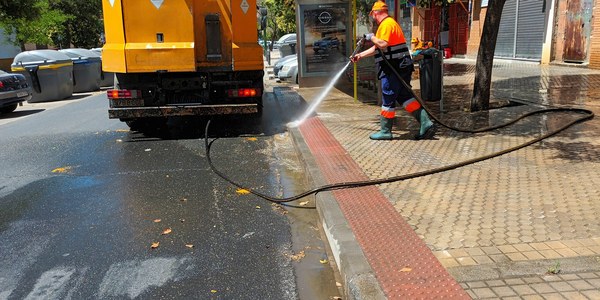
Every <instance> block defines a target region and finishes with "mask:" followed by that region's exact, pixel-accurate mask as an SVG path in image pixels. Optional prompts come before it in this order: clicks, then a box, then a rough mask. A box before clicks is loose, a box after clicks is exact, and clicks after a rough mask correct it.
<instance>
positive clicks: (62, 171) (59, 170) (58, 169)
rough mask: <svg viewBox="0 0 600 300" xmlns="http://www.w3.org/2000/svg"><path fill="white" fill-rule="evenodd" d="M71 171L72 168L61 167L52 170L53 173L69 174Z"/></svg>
mask: <svg viewBox="0 0 600 300" xmlns="http://www.w3.org/2000/svg"><path fill="white" fill-rule="evenodd" d="M70 170H71V167H61V168H56V169H54V170H52V173H67V172H69V171H70Z"/></svg>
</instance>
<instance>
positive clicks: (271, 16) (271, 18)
mask: <svg viewBox="0 0 600 300" xmlns="http://www.w3.org/2000/svg"><path fill="white" fill-rule="evenodd" d="M260 5H261V6H263V7H266V8H267V10H268V16H267V20H268V21H267V24H268V26H267V36H268V38H269V39H270V40H275V39H277V38H278V37H279V36H281V35H283V34H286V33H291V32H296V1H294V0H263V1H262V2H261V4H260Z"/></svg>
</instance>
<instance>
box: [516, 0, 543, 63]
mask: <svg viewBox="0 0 600 300" xmlns="http://www.w3.org/2000/svg"><path fill="white" fill-rule="evenodd" d="M543 5H544V1H543V0H521V1H519V10H518V11H519V13H518V23H517V47H516V48H517V49H516V53H515V57H516V58H528V59H535V60H540V59H541V58H542V46H543V44H544V28H545V27H546V26H545V24H546V22H545V19H546V13H545V12H544V11H542V10H543V8H544V7H543Z"/></svg>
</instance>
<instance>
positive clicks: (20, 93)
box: [17, 92, 29, 98]
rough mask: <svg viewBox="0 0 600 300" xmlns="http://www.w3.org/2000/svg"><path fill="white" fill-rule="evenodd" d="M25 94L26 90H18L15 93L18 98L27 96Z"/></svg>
mask: <svg viewBox="0 0 600 300" xmlns="http://www.w3.org/2000/svg"><path fill="white" fill-rule="evenodd" d="M27 95H29V94H28V93H27V92H18V93H17V97H19V98H20V97H25V96H27Z"/></svg>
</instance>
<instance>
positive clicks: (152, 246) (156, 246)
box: [150, 242, 160, 249]
mask: <svg viewBox="0 0 600 300" xmlns="http://www.w3.org/2000/svg"><path fill="white" fill-rule="evenodd" d="M158 245H160V242H154V243H152V245H151V246H150V248H152V249H156V248H158Z"/></svg>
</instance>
